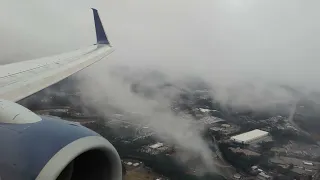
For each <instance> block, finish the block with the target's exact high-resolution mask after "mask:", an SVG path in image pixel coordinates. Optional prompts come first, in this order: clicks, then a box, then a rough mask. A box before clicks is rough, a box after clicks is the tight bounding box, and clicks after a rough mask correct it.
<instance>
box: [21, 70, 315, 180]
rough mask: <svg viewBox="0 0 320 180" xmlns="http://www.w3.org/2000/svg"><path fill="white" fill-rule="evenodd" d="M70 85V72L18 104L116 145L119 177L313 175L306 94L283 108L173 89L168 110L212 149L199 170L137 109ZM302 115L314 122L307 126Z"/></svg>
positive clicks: (135, 88)
mask: <svg viewBox="0 0 320 180" xmlns="http://www.w3.org/2000/svg"><path fill="white" fill-rule="evenodd" d="M149 75H150V74H149ZM151 75H152V74H151ZM126 81H128V80H126ZM196 83H198V82H196ZM76 84H77V79H76V78H74V77H71V78H69V79H66V80H64V81H62V82H60V83H58V84H56V85H54V86H52V87H49V88H47V89H45V90H43V91H41V92H39V93H37V94H35V95H33V96H31V97H29V98H26V99H24V100H22V101H20V104H22V105H24V106H26V107H28V108H29V109H31V110H32V111H34V112H36V113H37V114H39V115H42V116H55V117H57V119H60V118H61V119H64V120H68V121H73V122H77V123H80V124H82V125H84V126H86V127H88V128H90V129H92V130H94V131H96V132H98V133H99V134H101V135H102V136H104V137H105V138H106V139H108V140H109V141H110V142H111V143H112V144H113V145H114V146H115V148H116V149H117V150H118V152H119V155H120V157H121V159H122V165H123V174H125V177H124V179H125V180H133V179H137V180H138V179H150V180H155V179H157V180H160V179H161V180H165V179H261V180H270V179H274V180H276V179H281V180H292V179H296V180H304V179H306V180H309V179H319V178H320V174H319V170H320V145H319V137H320V136H319V134H318V133H319V132H318V131H317V129H318V127H320V124H319V123H318V122H315V121H316V120H315V119H317V118H318V117H320V116H318V115H319V114H317V108H319V107H317V105H316V104H314V103H313V102H312V99H308V97H305V98H304V99H302V100H301V101H300V102H298V103H296V104H294V105H293V106H292V107H293V108H294V109H295V111H294V113H292V114H285V113H282V112H281V111H273V112H267V113H266V112H254V111H249V110H248V111H238V110H234V109H231V108H230V109H228V108H222V107H221V105H219V103H217V102H215V101H214V98H213V97H211V96H210V95H209V93H208V91H209V90H208V89H207V88H203V86H201V85H197V86H195V87H196V89H193V90H192V88H191V90H190V89H189V90H188V91H181V92H180V94H179V96H177V97H176V98H175V99H172V102H171V110H172V112H173V113H175V114H176V115H177V116H179V113H180V112H184V113H185V114H188V115H190V116H191V117H192V119H193V121H194V123H195V126H200V127H204V128H203V129H202V130H201V136H202V138H203V139H204V140H205V141H206V143H207V144H208V147H209V148H210V149H211V151H212V155H211V158H212V159H211V160H210V161H212V162H213V166H214V169H215V170H214V172H203V171H202V168H201V166H198V165H197V163H195V162H197V159H198V158H199V157H197V156H195V157H194V160H192V159H191V160H190V159H188V163H185V164H181V163H179V161H177V160H176V156H178V155H179V153H183V152H184V151H185V150H184V149H183V147H180V145H179V144H174V143H170V141H169V140H166V139H169V137H166V135H162V134H161V135H159V132H157V130H155V129H154V127H153V126H149V125H150V123H147V122H146V123H144V122H143V121H135V120H132V119H139V116H140V114H137V113H136V112H125V111H122V110H119V109H116V108H115V109H112V111H113V113H109V112H110V110H108V114H105V113H102V112H99V111H98V110H96V109H95V108H94V107H92V106H90V103H84V102H83V99H82V98H81V90H79V89H78V88H77V86H76ZM160 84H161V83H160ZM165 86H167V87H170V88H172V87H173V86H175V85H173V84H166V85H165ZM130 87H131V88H132V89H131V91H132V92H133V93H134V94H136V95H137V96H141V95H143V96H148V98H150V97H152V96H153V95H152V93H155V92H153V90H150V89H147V88H145V87H143V84H142V83H141V82H139V83H136V82H134V83H132V84H131V86H130ZM157 87H158V86H157ZM162 88H163V86H162ZM174 88H176V87H174ZM197 88H198V89H197ZM159 89H161V88H158V89H157V91H158V90H159ZM146 92H148V94H146ZM311 106H312V108H313V111H312V110H310V107H311ZM307 108H308V109H307ZM305 118H310V119H312V120H310V123H314V124H311V125H310V124H309V125H308V124H307V123H309V122H305ZM301 124H304V125H301ZM316 125H318V127H316V128H315V126H316ZM310 128H313V129H310ZM160 136H162V137H161V138H159V137H160Z"/></svg>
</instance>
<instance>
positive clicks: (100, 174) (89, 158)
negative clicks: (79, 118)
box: [0, 100, 122, 180]
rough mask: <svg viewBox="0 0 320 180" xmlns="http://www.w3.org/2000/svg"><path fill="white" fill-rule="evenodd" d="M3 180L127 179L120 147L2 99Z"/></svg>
mask: <svg viewBox="0 0 320 180" xmlns="http://www.w3.org/2000/svg"><path fill="white" fill-rule="evenodd" d="M0 143H1V144H0V179H1V180H7V179H8V180H34V179H36V180H51V179H52V180H55V179H56V180H121V179H122V169H121V161H120V158H119V155H118V153H117V151H116V149H115V148H114V147H113V146H112V144H110V143H109V141H107V140H106V139H104V138H103V137H101V136H100V135H99V134H97V133H95V132H93V131H91V130H89V129H87V128H85V127H83V126H81V125H80V124H78V123H73V122H69V121H64V120H60V119H58V118H55V117H42V116H41V117H40V116H38V115H36V114H35V113H33V112H32V111H30V110H28V109H26V108H25V107H23V106H21V105H18V104H16V103H13V102H10V101H6V100H0Z"/></svg>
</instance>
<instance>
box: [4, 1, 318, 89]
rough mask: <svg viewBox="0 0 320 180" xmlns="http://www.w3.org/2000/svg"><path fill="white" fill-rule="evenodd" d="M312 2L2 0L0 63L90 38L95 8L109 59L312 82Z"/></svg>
mask: <svg viewBox="0 0 320 180" xmlns="http://www.w3.org/2000/svg"><path fill="white" fill-rule="evenodd" d="M319 5H320V3H319V2H318V1H315V0H311V1H301V0H282V1H277V0H260V1H256V0H199V1H195V0H161V1H149V0H135V1H132V0H121V1H119V0H90V1H83V0H69V1H65V0H55V1H48V0H30V1H28V3H26V2H21V1H18V0H2V2H1V6H0V24H1V26H0V27H1V28H0V42H1V43H0V60H1V62H12V61H15V60H22V59H29V58H33V57H39V56H44V55H48V54H55V53H58V52H62V51H66V50H72V49H76V48H79V47H84V46H86V45H88V44H92V43H94V41H95V36H94V29H93V22H92V15H91V11H90V9H89V8H90V7H96V8H98V9H99V10H100V14H101V17H102V20H103V23H104V26H105V29H106V30H107V33H108V36H109V38H110V40H111V42H112V43H113V45H114V46H115V47H116V49H117V51H116V52H115V54H114V55H113V57H112V58H110V59H109V61H117V62H122V63H124V64H128V65H138V66H141V65H148V66H151V65H152V66H155V67H159V68H160V67H162V68H164V69H167V70H175V71H176V70H177V69H178V68H180V69H182V68H183V69H184V70H182V71H187V72H196V73H201V74H202V75H204V76H208V77H210V78H211V76H219V77H221V76H222V77H225V76H231V77H239V76H241V77H246V78H247V77H250V78H252V77H255V78H263V79H268V80H270V79H271V80H276V81H285V82H288V83H295V84H303V85H311V84H313V85H314V84H318V83H316V82H318V81H319V73H318V67H319V65H320V61H319V56H320V49H319V48H320V43H319V42H320V41H319V39H320V35H319V27H320V22H319V21H317V19H319V15H320V13H319V12H318V10H317V7H319ZM181 63H183V64H181Z"/></svg>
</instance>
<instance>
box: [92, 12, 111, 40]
mask: <svg viewBox="0 0 320 180" xmlns="http://www.w3.org/2000/svg"><path fill="white" fill-rule="evenodd" d="M91 9H92V11H93V16H94V24H95V26H96V36H97V44H110V42H109V40H108V38H107V35H106V33H105V31H104V28H103V25H102V23H101V20H100V17H99V13H98V10H96V9H94V8H91Z"/></svg>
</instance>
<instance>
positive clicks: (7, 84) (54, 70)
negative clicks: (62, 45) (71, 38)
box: [0, 9, 113, 102]
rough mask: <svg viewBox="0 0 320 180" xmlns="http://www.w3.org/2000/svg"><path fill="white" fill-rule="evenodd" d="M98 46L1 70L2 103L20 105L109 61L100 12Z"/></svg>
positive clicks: (0, 95) (108, 49) (95, 18)
mask: <svg viewBox="0 0 320 180" xmlns="http://www.w3.org/2000/svg"><path fill="white" fill-rule="evenodd" d="M93 14H94V20H95V26H96V35H97V44H96V45H92V46H89V47H87V48H83V49H79V50H76V51H72V52H68V53H64V54H60V55H56V56H52V57H45V58H40V59H35V60H29V61H23V62H18V63H12V64H6V65H2V66H0V99H5V100H10V101H14V102H16V101H19V100H21V99H23V98H25V97H27V96H29V95H31V94H33V93H35V92H38V91H40V90H42V89H44V88H46V87H48V86H50V85H52V84H54V83H57V82H59V81H60V80H62V79H64V78H66V77H68V76H70V75H72V74H74V73H76V72H78V71H80V70H82V69H84V68H85V67H88V66H90V65H91V64H93V63H95V62H97V61H99V60H101V59H103V58H105V57H107V56H108V55H109V54H110V53H111V52H113V49H112V47H111V45H110V43H109V41H108V39H107V36H106V35H105V32H104V29H103V26H102V23H101V21H100V18H99V14H98V12H97V10H95V9H93Z"/></svg>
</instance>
